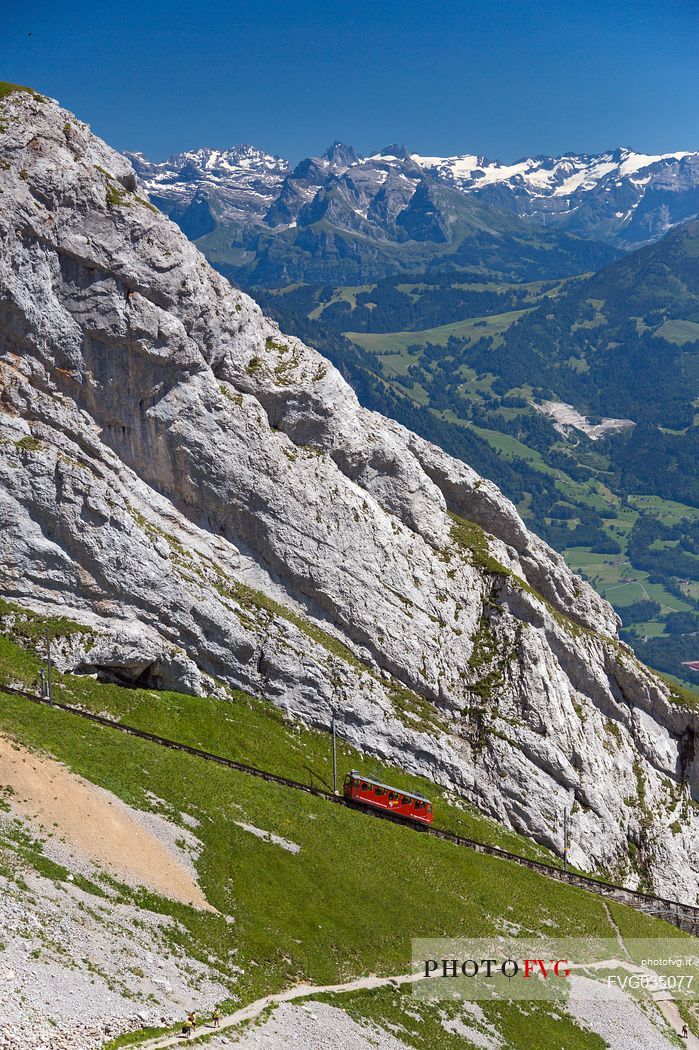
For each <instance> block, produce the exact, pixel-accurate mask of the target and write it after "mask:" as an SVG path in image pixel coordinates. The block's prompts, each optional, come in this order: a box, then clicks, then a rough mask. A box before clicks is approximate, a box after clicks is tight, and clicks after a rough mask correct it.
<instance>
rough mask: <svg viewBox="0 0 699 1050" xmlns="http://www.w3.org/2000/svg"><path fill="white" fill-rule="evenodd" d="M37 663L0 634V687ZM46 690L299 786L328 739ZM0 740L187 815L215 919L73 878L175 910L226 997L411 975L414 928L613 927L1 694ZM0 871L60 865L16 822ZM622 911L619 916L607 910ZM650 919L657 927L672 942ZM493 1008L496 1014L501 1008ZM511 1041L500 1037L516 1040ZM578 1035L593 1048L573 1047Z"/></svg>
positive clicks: (377, 769) (63, 686) (272, 721)
mask: <svg viewBox="0 0 699 1050" xmlns="http://www.w3.org/2000/svg"><path fill="white" fill-rule="evenodd" d="M34 623H35V626H36V632H35V633H36V635H37V636H38V635H40V634H41V632H42V631H43V629H44V628H45V627H48V628H49V629H54V630H56V631H58V632H59V633H61V632H65V630H66V624H65V622H59V626H56V625H55V624H51V623H48V624H44V623H42V622H41V621H40V620H35V621H34ZM25 643H26V639H25ZM37 670H38V660H37V657H36V655H35V654H33V653H32V652H31V651H27V650H26V649H24V648H19V647H18V646H17V645H16V644H15V643H14V642H12V641H11V640H9V639H8V638H2V639H0V682H5V683H8V684H9V683H11V682H15V683H24V684H25V685H31V684H32V683H33V681H34V680H35V678H36V674H37ZM56 694H57V698H58V695H60V696H61V697H62V698H64V699H65V700H66V701H70V702H72V703H80V704H81V705H82V706H84V707H85V708H88V709H91V710H96V711H102V712H105V711H106V712H109V713H110V714H111V715H113V716H114V717H116V718H121V719H123V720H124V721H127V722H128V723H130V724H133V725H138V726H142V727H145V728H148V729H149V730H151V731H154V732H157V733H160V734H163V735H167V736H169V737H170V738H175V739H179V740H183V741H185V742H191V743H193V744H198V745H201V746H205V747H206V748H208V749H211V750H214V751H218V752H220V753H222V754H226V755H230V756H231V757H235V758H238V759H242V760H243V761H246V762H251V763H255V764H257V765H260V766H262V767H264V768H268V769H272V770H274V771H277V772H280V773H284V774H287V775H291V776H293V777H296V778H298V779H301V780H306V781H309V782H311V781H312V782H314V783H316V784H321V785H327V784H328V783H329V779H330V769H331V764H330V748H329V737H328V735H327V734H323V733H316V732H311V731H309V730H307V729H305V728H303V727H301V726H299V725H297V724H294V723H291V722H289V721H287V720H286V719H285V718H284V717H283V716H282V715H281V714H280V713H279V712H278V711H277V710H276V709H275V708H273V707H272V706H271V705H268V704H266V703H264V702H262V701H258V700H254V699H253V698H250V697H247V696H244V695H242V694H238V695H235V696H231V699H230V700H229V701H220V700H212V699H207V698H203V699H200V698H195V697H190V696H186V697H185V696H180V695H177V694H172V693H169V694H168V693H155V692H152V691H143V690H128V689H122V688H120V687H115V686H107V685H100V684H99V683H97V682H95V681H93V680H92V679H80V678H77V677H71V676H59V677H58V680H57V687H56ZM0 732H3V733H5V734H7V735H9V736H10V737H12V738H13V739H15V740H16V741H18V742H21V743H22V744H24V745H26V746H28V747H30V748H35V749H39V750H41V751H44V752H47V753H49V754H51V755H53V756H55V757H56V758H58V759H60V760H61V761H63V762H65V763H66V764H67V765H68V766H69V767H70V768H71V769H73V770H74V771H76V772H77V773H79V774H81V775H82V776H84V777H85V778H87V779H88V780H89V781H91V782H92V783H95V784H98V785H100V786H102V787H104V788H106V789H108V790H110V791H112V792H113V793H114V794H116V795H117V796H118V797H119V798H121V799H123V800H124V801H125V802H127V803H128V804H130V805H132V806H135V807H137V808H141V809H145V810H153V809H156V810H157V811H159V812H161V813H163V814H164V815H166V816H167V817H168V818H169V819H170V820H172V821H174V822H175V823H179V824H181V825H182V826H183V827H184V826H185V825H186V822H187V820H190V821H191V818H194V819H195V820H196V821H198V826H197V829H196V835H197V837H198V838H199V839H200V841H201V843H202V850H201V853H200V855H199V858H198V860H197V868H198V874H199V879H200V883H201V885H202V887H203V889H204V892H205V893H206V895H207V898H208V899H209V901H210V902H211V903H212V904H213V905H214V906H215V907H216V908H217V909H218V910H219V912H220V914H218V915H217V914H209V913H201V912H198V911H195V910H194V909H192V908H189V907H186V906H184V905H180V904H177V903H174V902H172V901H168V900H165V899H163V898H159V897H156V896H155V895H153V894H151V893H148V892H146V891H133V890H130V889H128V888H127V887H125V886H119V885H118V884H116V883H115V882H114V881H113V880H111V879H108V878H107V877H106V876H105V877H104V878H102V879H100V878H97V880H96V881H95V882H94V883H88V882H86V881H85V880H82V883H81V884H82V885H83V888H86V889H88V890H89V891H91V892H94V893H100V892H104V889H105V887H106V886H109V888H110V891H111V892H115V891H116V892H117V894H118V895H119V896H120V898H122V899H124V900H127V901H129V900H130V901H133V902H135V903H137V904H138V905H140V906H141V907H143V908H146V909H151V910H154V911H157V912H160V913H164V914H168V915H171V916H173V917H174V918H176V919H177V920H179V926H178V927H176V928H174V929H173V931H172V933H171V936H172V937H173V939H175V941H176V943H177V944H178V945H179V947H180V948H182V949H183V950H185V951H186V952H187V953H188V954H190V955H191V956H192V957H194V958H197V959H200V960H206V961H207V962H208V963H209V964H210V965H213V966H214V967H215V968H216V969H217V970H218V971H219V972H220V975H221V977H222V979H223V981H224V982H226V983H227V985H228V986H229V988H230V995H231V1001H237V1002H247V1001H251V1000H253V999H255V998H257V997H259V996H261V995H263V994H266V993H268V992H271V991H276V990H279V989H281V988H284V987H287V986H289V985H292V984H295V983H298V982H302V981H310V982H314V983H330V982H336V981H342V980H348V979H350V978H352V977H354V976H357V975H361V974H366V973H371V972H374V973H382V974H391V973H396V974H397V973H404V972H407V971H408V970H409V969H410V958H411V950H410V949H411V944H410V942H411V938H413V937H420V936H422V937H427V936H435V935H437V936H442V935H454V936H469V935H470V936H484V935H488V934H490V933H494V932H497V931H500V930H502V931H504V930H505V929H508V930H509V929H511V927H510V924H514V926H515V927H520V928H522V930H524V931H527V934H528V935H533V934H542V935H543V934H545V935H547V936H563V935H573V936H580V937H590V938H595V937H609V936H613V931H612V928H611V927H610V923H609V919H608V914H607V912H606V910H605V906H604V904H603V902H602V901H601V900H600V899H599V898H597V897H594V896H592V895H590V894H588V893H586V892H583V891H581V890H577V889H574V888H572V887H568V886H565V885H561V884H558V883H556V882H552V881H550V880H547V879H546V878H544V877H542V876H540V875H538V874H535V873H533V872H530V871H528V870H526V869H524V868H521V867H519V866H517V865H514V864H511V863H508V862H506V861H502V860H499V859H496V858H492V857H485V856H480V855H478V854H475V853H472V852H470V851H469V850H467V849H463V848H459V847H456V846H454V845H452V844H450V843H447V842H443V841H441V840H435V839H432V838H427V837H424V836H420V835H419V834H416V833H415V832H414V831H411V830H410V829H406V828H403V827H400V826H396V825H392V824H389V823H386V822H383V821H377V820H372V819H370V818H369V817H367V816H366V815H364V814H362V813H359V812H356V811H353V810H347V809H345V808H343V807H338V806H334V805H332V804H331V803H328V802H325V801H323V800H322V799H318V798H315V797H313V796H310V795H306V794H305V793H302V792H297V791H292V790H289V789H286V788H283V787H281V786H279V785H276V784H270V783H266V782H264V781H260V780H258V779H256V778H252V777H250V776H248V775H246V774H242V773H238V772H235V771H233V770H230V769H225V768H223V767H218V766H215V765H212V764H211V763H207V762H204V761H202V760H201V759H198V758H196V757H194V756H190V755H187V754H184V753H179V752H173V751H169V750H167V749H164V748H162V747H160V746H158V745H157V744H154V743H151V742H148V741H143V740H139V739H137V738H133V737H129V736H126V735H124V734H120V733H118V732H115V731H114V730H111V729H108V728H104V727H101V726H99V725H96V724H92V723H89V722H86V721H85V720H84V719H81V718H79V717H78V716H75V715H71V714H68V713H65V712H62V711H60V710H57V709H47V708H45V707H40V706H37V705H34V704H32V703H30V702H28V701H26V700H23V699H21V698H19V697H16V696H13V695H12V694H10V693H4V692H2V691H1V688H0ZM339 765H340V769H341V770H344V769H346V768H348V767H350V766H354V765H359V766H360V767H361V768H363V769H367V770H369V771H371V772H373V773H376V774H378V775H380V776H381V777H382V778H385V779H387V780H389V781H393V782H395V783H397V784H398V785H400V786H403V785H404V786H406V787H408V788H412V789H413V790H415V789H417V790H420V791H423V792H424V793H426V794H428V795H430V797H432V798H433V799H434V800H435V813H436V820H437V821H438V822H439V823H440V824H443V825H446V826H450V827H453V828H455V829H456V830H459V831H462V832H463V833H465V834H470V835H474V836H477V837H480V838H484V839H487V840H489V841H493V842H497V843H498V844H502V845H505V846H507V847H509V848H511V849H513V850H516V851H517V852H529V853H530V854H532V853H533V854H535V855H539V856H541V855H543V851H541V850H538V848H537V847H534V846H532V844H531V843H528V842H527V841H526V840H525V839H523V838H521V837H520V836H517V835H514V834H512V833H511V832H507V831H505V830H504V829H502V828H499V827H498V826H497V825H495V824H493V823H492V822H490V821H488V820H486V819H485V818H483V817H482V816H480V815H479V814H478V813H477V812H475V811H474V810H472V809H470V808H469V807H466V806H462V805H459V804H458V800H450V799H448V798H445V797H444V793H443V792H442V791H440V790H438V789H436V788H435V786H434V785H431V784H429V782H427V781H425V780H424V779H422V778H416V777H411V776H409V775H407V774H405V773H403V772H401V771H400V770H396V769H391V768H387V767H384V766H381V764H380V763H377V762H375V761H369V760H368V759H365V758H364V757H363V756H361V755H359V754H358V753H357V752H356V751H353V750H352V749H351V748H349V747H347V746H346V745H344V744H341V746H340V754H339ZM155 800H160V801H155ZM240 824H251V825H254V826H255V827H257V828H261V829H264V830H265V831H268V832H271V833H273V834H275V835H278V836H281V837H283V838H285V839H287V840H290V841H292V842H294V843H296V844H297V845H298V846H299V847H300V851H299V852H298V853H296V854H294V853H291V852H288V851H286V850H284V849H282V848H280V847H278V846H276V845H274V844H273V843H271V842H268V841H263V840H261V839H259V838H257V837H255V836H254V835H252V834H250V833H249V832H248V831H246V830H244V829H243V828H241V827H240ZM0 863H1V864H2V871H3V873H4V874H6V875H9V876H10V877H11V878H13V879H15V880H17V881H18V883H19V880H21V872H22V869H23V867H24V866H26V865H32V866H34V867H35V868H37V869H38V870H39V871H40V872H42V873H43V874H45V875H48V876H49V877H51V878H54V879H57V880H61V879H65V878H66V877H67V875H68V873H67V872H66V871H65V870H64V869H62V868H61V867H60V866H58V865H55V864H53V863H52V862H50V861H48V859H47V858H46V857H44V856H43V854H42V850H41V845H40V843H38V842H36V841H32V840H31V838H29V837H27V836H24V837H23V836H20V835H18V834H17V833H16V832H15V833H13V834H8V833H7V832H3V838H2V841H1V842H0ZM627 911H628V909H624V908H621V909H620V914H625V913H626V912H627ZM631 915H632V918H630V919H629V921H630V922H631V921H632V922H633V923H634V924H635V928H642V929H644V930H646V931H648V935H651V932H650V931H652V930H653V929H656V928H657V927H658V924H657V923H654V922H653V921H652V920H650V919H647V918H646V917H645V916H642V915H635V913H631ZM231 920H232V921H231ZM661 926H662V930H663V933H664V935H669V936H678V937H680V936H682V935H681V934H680V933H679V931H677V930H674V929H673V928H670V927H666V926H665V925H664V924H661ZM233 959H234V960H235V964H236V966H239V967H241V968H242V973H240V974H239V976H238V977H237V978H233V977H232V976H231V974H230V964H231V961H232V960H233ZM503 1009H504V1010H505V1013H506V1014H507V1012H508V1008H503ZM508 1016H509V1015H508ZM509 1023H510V1022H509V1021H507V1018H505V1020H503V1022H502V1024H503V1025H504V1026H505V1028H506V1027H507V1024H509ZM505 1028H503V1031H504V1030H505ZM508 1038H509V1037H508ZM576 1038H577V1036H576ZM581 1038H582V1036H581ZM585 1038H587V1037H585ZM522 1039H523V1041H522V1042H513V1043H512V1044H511V1045H514V1046H519V1045H521V1046H525V1045H526V1041H525V1040H524V1036H523V1037H522ZM415 1045H418V1044H415ZM435 1045H437V1044H435ZM540 1045H541V1046H542V1047H543V1046H549V1045H550V1046H552V1047H553V1046H555V1045H560V1043H555V1042H547V1041H544V1042H541V1044H540ZM569 1045H571V1046H577V1045H578V1043H576V1042H571V1043H570V1044H569ZM579 1045H580V1046H585V1047H587V1046H597V1045H598V1044H597V1043H594V1042H589V1041H588V1042H585V1041H584V1040H583V1041H582V1042H580V1043H579Z"/></svg>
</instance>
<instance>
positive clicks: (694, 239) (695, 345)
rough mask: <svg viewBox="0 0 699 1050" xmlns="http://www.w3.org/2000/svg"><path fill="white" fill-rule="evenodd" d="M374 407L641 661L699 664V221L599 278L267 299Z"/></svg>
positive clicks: (406, 285)
mask: <svg viewBox="0 0 699 1050" xmlns="http://www.w3.org/2000/svg"><path fill="white" fill-rule="evenodd" d="M256 294H257V295H258V298H261V299H262V300H263V302H264V305H265V308H266V309H267V310H268V311H269V312H271V313H272V314H273V315H274V316H276V317H277V318H279V319H280V321H282V323H283V324H284V325H286V326H287V328H290V329H292V330H293V331H294V332H295V333H296V334H298V335H300V336H301V337H302V338H304V339H305V340H306V341H307V342H310V343H311V344H312V345H315V346H317V347H318V348H319V349H321V350H322V351H323V352H324V353H326V354H328V356H330V357H331V359H332V360H333V361H334V362H335V363H336V364H337V365H338V366H339V367H340V368H341V370H342V371H343V372H344V374H345V375H346V376H347V378H349V379H350V381H351V382H352V384H353V385H354V387H355V389H356V390H357V392H358V394H359V396H360V398H361V399H362V400H363V402H364V403H365V404H367V405H369V406H370V407H373V408H377V409H379V410H380V411H382V412H384V413H386V414H388V415H391V416H393V417H394V418H395V419H397V420H398V421H399V422H401V423H404V424H405V425H406V426H408V427H410V428H412V429H414V430H417V431H418V432H419V433H421V434H423V435H424V436H425V437H427V438H429V439H430V440H432V441H435V442H438V443H439V444H441V445H442V446H443V447H444V448H445V449H447V451H449V452H450V453H452V454H453V455H456V456H459V457H461V458H463V459H465V460H466V461H467V462H469V463H471V464H472V465H473V466H474V467H475V468H476V469H477V470H479V471H481V472H483V473H484V474H486V475H488V476H490V477H493V478H494V479H495V480H496V481H497V482H498V484H499V485H501V486H502V488H503V489H504V490H505V491H506V492H507V494H508V495H509V496H510V497H511V498H512V499H513V500H514V501H515V502H516V503H517V505H518V507H519V509H520V511H521V512H522V513H523V515H524V516H525V518H526V519H527V521H528V522H529V523H530V524H531V525H532V526H533V527H534V528H536V529H537V530H538V531H539V532H540V533H541V534H542V535H544V536H545V537H546V539H548V541H549V542H550V543H551V544H552V545H554V546H555V547H557V548H558V549H559V550H561V551H563V552H565V554H566V558H567V560H568V561H569V564H571V566H572V567H573V568H575V569H576V571H579V572H581V573H582V574H583V575H585V576H586V577H587V578H588V579H590V580H591V582H592V583H593V584H594V585H595V586H596V587H597V589H598V590H599V591H600V592H601V593H602V594H604V595H605V596H606V597H608V598H609V600H610V601H612V602H613V603H614V605H615V606H616V608H617V610H618V611H619V613H620V614H621V615H622V620H623V623H624V627H625V636H626V638H627V640H629V641H630V642H631V643H632V644H633V645H634V647H635V648H636V650H637V652H638V653H639V655H641V656H642V658H643V659H644V660H647V661H648V662H649V663H651V664H652V665H653V666H655V667H657V668H658V669H659V670H661V671H663V672H666V673H669V674H672V675H675V676H677V677H679V678H683V679H684V680H685V681H686V682H687V683H688V684H689V685H690V686H692V685H693V684H694V683H693V681H692V672H691V671H688V670H687V669H686V668H684V666H683V665H684V664H685V663H686V662H689V661H690V660H692V659H697V658H698V657H699V638H698V637H697V630H698V625H697V609H698V608H699V554H698V552H697V547H696V538H697V527H698V525H697V523H698V522H699V480H698V479H697V475H696V462H697V458H698V456H699V426H698V425H697V422H698V421H699V414H698V413H697V407H698V403H697V399H698V398H699V223H696V222H693V223H689V224H687V225H686V226H683V227H680V228H678V229H676V230H674V231H672V232H671V233H670V234H669V235H668V236H667V237H665V238H664V239H663V240H661V241H659V242H658V243H657V244H654V245H651V246H649V247H647V248H644V249H642V250H640V251H638V252H635V253H633V254H632V255H629V256H627V257H625V258H623V259H621V260H619V261H617V262H616V263H613V264H612V265H611V266H609V267H607V268H606V269H604V270H602V271H600V272H599V273H597V274H594V275H587V276H583V277H580V278H572V279H565V280H560V281H546V282H543V281H537V282H529V283H512V282H509V283H508V282H502V283H501V282H495V281H492V280H488V279H487V278H485V277H484V275H483V274H482V273H480V272H479V271H477V270H472V269H471V270H464V271H463V272H461V273H460V274H458V275H454V274H423V275H420V276H419V277H418V278H415V279H414V280H413V279H410V280H407V279H406V278H404V277H393V278H386V279H385V280H383V281H381V282H379V283H376V284H366V285H362V286H351V287H348V286H311V285H298V286H293V287H290V288H288V289H283V290H276V291H268V292H260V290H259V289H258V290H257V293H256Z"/></svg>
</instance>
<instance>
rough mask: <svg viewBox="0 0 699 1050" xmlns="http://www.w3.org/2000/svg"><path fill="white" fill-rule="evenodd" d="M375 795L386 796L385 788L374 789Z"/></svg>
mask: <svg viewBox="0 0 699 1050" xmlns="http://www.w3.org/2000/svg"><path fill="white" fill-rule="evenodd" d="M374 794H375V795H385V794H386V792H385V791H384V789H383V788H380V787H377V788H374Z"/></svg>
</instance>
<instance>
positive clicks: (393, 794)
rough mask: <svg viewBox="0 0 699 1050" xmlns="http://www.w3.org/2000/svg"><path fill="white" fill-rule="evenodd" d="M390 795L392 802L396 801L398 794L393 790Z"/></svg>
mask: <svg viewBox="0 0 699 1050" xmlns="http://www.w3.org/2000/svg"><path fill="white" fill-rule="evenodd" d="M388 797H389V798H390V800H391V802H394V801H395V799H396V795H395V793H394V792H393V791H389V793H388Z"/></svg>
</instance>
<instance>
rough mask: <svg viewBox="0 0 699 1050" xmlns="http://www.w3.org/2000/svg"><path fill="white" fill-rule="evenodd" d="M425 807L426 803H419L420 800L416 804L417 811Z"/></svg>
mask: <svg viewBox="0 0 699 1050" xmlns="http://www.w3.org/2000/svg"><path fill="white" fill-rule="evenodd" d="M424 805H425V803H424V802H420V801H419V799H418V800H417V801H416V802H415V809H422V807H423V806H424Z"/></svg>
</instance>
